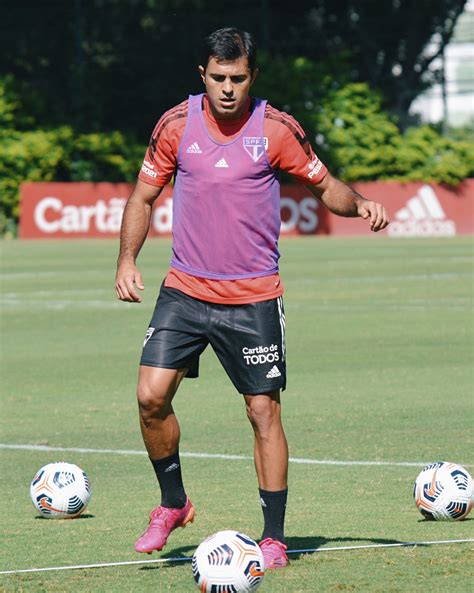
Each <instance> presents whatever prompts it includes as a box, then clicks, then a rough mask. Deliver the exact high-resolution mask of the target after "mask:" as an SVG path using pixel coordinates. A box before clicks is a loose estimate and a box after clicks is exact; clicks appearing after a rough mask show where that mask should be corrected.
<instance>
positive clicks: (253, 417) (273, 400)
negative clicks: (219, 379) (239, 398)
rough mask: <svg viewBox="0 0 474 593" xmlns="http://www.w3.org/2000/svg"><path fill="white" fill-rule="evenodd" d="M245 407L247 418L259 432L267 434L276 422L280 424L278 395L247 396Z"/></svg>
mask: <svg viewBox="0 0 474 593" xmlns="http://www.w3.org/2000/svg"><path fill="white" fill-rule="evenodd" d="M245 406H246V411H247V417H248V419H249V420H250V423H251V424H252V426H253V428H254V430H256V431H257V432H265V431H267V430H268V429H269V428H270V427H271V426H272V425H273V424H274V423H275V422H280V398H279V394H278V393H271V394H266V395H248V396H245Z"/></svg>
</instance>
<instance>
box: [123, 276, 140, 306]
mask: <svg viewBox="0 0 474 593" xmlns="http://www.w3.org/2000/svg"><path fill="white" fill-rule="evenodd" d="M125 288H126V291H127V296H129V298H130V300H131V301H132V302H135V303H141V302H142V299H141V297H140V296H139V295H138V294H137V293H136V292H135V285H134V283H133V280H128V279H127V280H125Z"/></svg>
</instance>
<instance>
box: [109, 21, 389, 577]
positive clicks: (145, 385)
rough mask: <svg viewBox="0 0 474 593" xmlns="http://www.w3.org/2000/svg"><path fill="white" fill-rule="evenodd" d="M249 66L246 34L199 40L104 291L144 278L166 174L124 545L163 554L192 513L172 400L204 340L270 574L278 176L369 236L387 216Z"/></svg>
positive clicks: (281, 553) (123, 291) (274, 509)
mask: <svg viewBox="0 0 474 593" xmlns="http://www.w3.org/2000/svg"><path fill="white" fill-rule="evenodd" d="M255 60H256V47H255V43H254V41H253V39H252V37H251V36H250V35H249V34H248V33H246V32H244V31H240V30H237V29H234V28H225V29H220V30H218V31H215V32H214V33H212V34H211V35H210V36H209V37H207V38H206V40H205V52H204V55H203V59H202V62H201V65H200V66H199V72H200V74H201V78H202V81H203V83H204V88H205V93H203V94H201V95H195V96H190V97H189V98H188V99H187V100H185V101H183V102H182V103H180V104H179V105H177V106H176V107H174V108H173V109H171V110H169V111H167V112H166V113H165V114H164V115H163V116H162V117H161V119H160V120H159V121H158V123H157V125H156V127H155V129H154V131H153V134H152V137H151V141H150V145H149V147H148V150H147V153H146V155H145V160H144V162H143V166H142V169H141V171H140V174H139V178H138V181H137V184H136V186H135V188H134V190H133V192H132V194H131V195H130V198H129V199H128V202H127V205H126V208H125V212H124V216H123V222H122V229H121V237H120V255H119V258H118V263H117V275H116V283H115V287H116V292H117V296H118V298H119V299H121V300H122V301H128V302H137V303H139V302H141V296H140V294H139V292H138V291H140V290H143V288H144V284H143V280H142V277H141V274H140V272H139V270H138V268H137V267H136V264H135V261H136V258H137V256H138V253H139V251H140V248H141V246H142V245H143V242H144V241H145V237H146V234H147V231H148V227H149V224H150V217H151V211H152V206H153V202H154V201H155V200H156V198H157V197H158V196H159V195H160V192H161V191H162V189H163V187H164V186H165V185H166V184H167V183H168V182H169V181H170V180H171V178H172V177H173V176H175V185H174V193H173V246H172V258H171V264H170V268H169V271H168V273H167V275H166V278H165V279H164V282H163V285H162V287H161V290H160V294H159V297H158V300H157V303H156V308H155V310H154V313H153V316H152V319H151V322H150V326H149V327H148V330H147V332H146V336H145V343H144V347H143V352H142V357H141V361H140V371H139V379H138V389H137V394H138V406H139V418H140V426H141V431H142V435H143V440H144V442H145V446H146V449H147V451H148V455H149V457H150V460H151V463H152V465H153V468H154V471H155V473H156V477H157V479H158V482H159V486H160V489H161V503H160V505H159V506H158V507H157V508H155V509H154V510H153V511H152V512H151V515H150V522H149V525H148V528H147V529H146V531H145V532H144V533H143V534H142V535H141V536H140V537H139V539H138V540H137V541H136V543H135V549H136V551H137V552H147V553H151V552H152V551H154V550H161V549H162V548H163V546H164V545H165V544H166V541H167V539H168V536H169V535H170V533H171V532H172V531H173V530H174V529H176V528H177V527H184V526H185V525H186V524H187V523H188V522H190V521H192V520H193V518H194V507H193V505H192V503H191V501H190V500H189V498H188V496H187V494H186V491H185V489H184V486H183V479H182V475H181V464H180V458H179V440H180V427H179V424H178V421H177V419H176V416H175V413H174V411H173V406H172V400H173V397H174V396H175V394H176V391H177V390H178V387H179V384H180V382H181V380H182V379H183V378H184V377H190V378H192V377H197V376H198V365H199V356H200V355H201V353H202V352H203V351H204V349H205V348H206V346H207V345H208V344H211V346H212V348H213V349H214V351H215V353H216V354H217V356H218V358H219V360H220V362H221V364H222V365H223V367H224V369H225V371H226V372H227V374H228V376H229V378H230V380H231V381H232V383H233V384H234V386H235V388H236V389H237V391H238V392H240V393H241V394H242V395H243V397H244V401H245V406H246V412H247V415H248V418H249V420H250V423H251V425H252V427H253V431H254V437H255V438H254V457H255V468H256V473H257V477H258V486H259V494H260V502H261V506H262V510H263V518H264V528H263V534H262V539H261V542H260V547H261V549H262V551H263V555H264V559H265V565H266V568H267V569H272V568H279V567H283V566H286V565H287V564H288V558H287V555H286V553H285V550H286V544H285V534H284V519H285V509H286V502H287V492H288V485H287V470H288V446H287V442H286V438H285V433H284V430H283V426H282V423H281V418H280V408H281V403H280V390H283V389H285V386H286V350H285V315H284V309H283V301H282V294H283V286H282V282H281V280H280V277H279V275H278V259H279V256H280V254H279V251H278V238H279V233H280V185H279V181H278V171H279V170H284V171H287V172H289V173H291V174H292V175H294V176H295V177H296V178H297V179H298V180H300V181H301V182H303V183H305V184H306V185H307V187H308V188H309V189H310V190H311V191H312V192H313V193H314V195H315V196H316V197H317V198H318V199H319V200H320V201H321V202H322V203H323V204H324V205H325V206H326V207H327V208H329V210H331V211H332V212H334V213H336V214H339V215H341V216H352V217H357V216H359V217H362V218H364V219H366V220H367V222H368V224H369V226H370V228H371V229H372V230H373V231H379V230H381V229H383V228H384V227H386V226H387V224H388V218H387V214H386V212H385V209H384V208H383V206H382V205H380V204H378V203H375V202H372V201H368V200H365V199H364V198H363V197H362V196H360V195H359V194H357V193H356V192H355V191H353V190H352V189H351V188H350V187H348V186H347V185H345V184H344V183H342V182H341V181H339V180H337V179H335V178H334V177H332V176H331V175H330V173H329V172H328V171H327V169H326V167H325V166H324V165H323V163H321V161H320V160H319V159H318V157H317V156H316V155H315V153H314V152H313V149H312V147H311V145H310V143H309V142H308V140H307V139H306V137H305V134H304V132H303V130H302V128H301V127H300V125H299V124H298V123H297V122H296V121H295V120H294V119H293V118H292V117H291V116H289V115H287V114H286V113H283V112H280V111H278V110H277V109H275V108H273V107H271V106H270V105H268V104H267V102H266V101H264V100H261V99H257V98H252V97H250V95H249V92H250V88H251V86H252V83H253V82H254V80H255V77H256V76H257V69H256V67H255ZM137 289H138V290H137Z"/></svg>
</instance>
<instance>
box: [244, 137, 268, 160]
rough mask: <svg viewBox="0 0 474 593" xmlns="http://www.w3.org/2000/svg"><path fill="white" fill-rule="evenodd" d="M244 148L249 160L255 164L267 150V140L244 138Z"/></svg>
mask: <svg viewBox="0 0 474 593" xmlns="http://www.w3.org/2000/svg"><path fill="white" fill-rule="evenodd" d="M243 142H244V148H245V150H246V152H247V153H248V154H249V155H250V158H251V159H252V160H253V162H254V163H256V162H257V161H258V160H259V159H260V158H261V157H262V155H263V153H264V152H265V150H266V149H267V148H268V138H267V137H266V136H265V137H264V138H261V137H258V136H245V137H244V138H243Z"/></svg>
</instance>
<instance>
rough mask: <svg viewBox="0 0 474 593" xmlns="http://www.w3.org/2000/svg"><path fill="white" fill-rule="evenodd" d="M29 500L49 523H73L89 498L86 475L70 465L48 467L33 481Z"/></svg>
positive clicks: (52, 464) (40, 471)
mask: <svg viewBox="0 0 474 593" xmlns="http://www.w3.org/2000/svg"><path fill="white" fill-rule="evenodd" d="M30 496H31V500H32V501H33V504H34V505H35V507H36V508H37V509H38V511H39V512H40V513H41V514H42V515H43V517H47V518H48V519H72V518H74V517H77V516H79V515H80V514H81V513H82V511H83V510H84V509H85V508H86V506H87V503H88V502H89V499H90V497H91V487H90V484H89V479H88V477H87V475H86V474H85V473H84V472H83V471H82V469H81V468H80V467H77V465H74V464H73V463H65V462H63V461H60V462H58V463H48V465H45V466H43V467H42V468H41V469H40V470H39V471H38V473H37V474H36V476H35V477H34V478H33V481H32V482H31V486H30Z"/></svg>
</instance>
